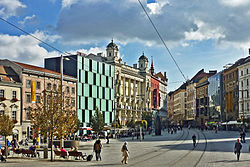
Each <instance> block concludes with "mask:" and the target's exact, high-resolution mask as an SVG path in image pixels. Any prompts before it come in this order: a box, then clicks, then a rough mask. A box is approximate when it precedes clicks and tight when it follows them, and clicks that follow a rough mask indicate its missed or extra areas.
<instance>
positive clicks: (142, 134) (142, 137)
mask: <svg viewBox="0 0 250 167" xmlns="http://www.w3.org/2000/svg"><path fill="white" fill-rule="evenodd" d="M142 139H143V140H144V132H142Z"/></svg>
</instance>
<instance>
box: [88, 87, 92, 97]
mask: <svg viewBox="0 0 250 167" xmlns="http://www.w3.org/2000/svg"><path fill="white" fill-rule="evenodd" d="M89 96H90V97H92V85H89Z"/></svg>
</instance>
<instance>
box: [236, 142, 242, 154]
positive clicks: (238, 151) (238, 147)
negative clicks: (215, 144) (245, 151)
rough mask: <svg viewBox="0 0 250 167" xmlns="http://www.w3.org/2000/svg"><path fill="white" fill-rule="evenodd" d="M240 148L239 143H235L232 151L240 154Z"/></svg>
mask: <svg viewBox="0 0 250 167" xmlns="http://www.w3.org/2000/svg"><path fill="white" fill-rule="evenodd" d="M241 148H242V145H241V144H240V143H238V142H236V143H235V145H234V151H235V152H237V153H240V150H241Z"/></svg>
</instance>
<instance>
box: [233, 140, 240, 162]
mask: <svg viewBox="0 0 250 167" xmlns="http://www.w3.org/2000/svg"><path fill="white" fill-rule="evenodd" d="M241 148H242V145H241V143H240V139H237V142H236V143H235V145H234V154H237V161H239V160H240V150H241Z"/></svg>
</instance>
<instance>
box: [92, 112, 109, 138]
mask: <svg viewBox="0 0 250 167" xmlns="http://www.w3.org/2000/svg"><path fill="white" fill-rule="evenodd" d="M104 125H105V123H104V120H103V115H102V113H101V112H100V111H99V109H98V108H97V107H96V110H95V114H94V116H92V118H91V120H90V126H91V127H92V128H93V130H94V131H95V132H97V134H99V133H100V132H101V131H103V129H104Z"/></svg>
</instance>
